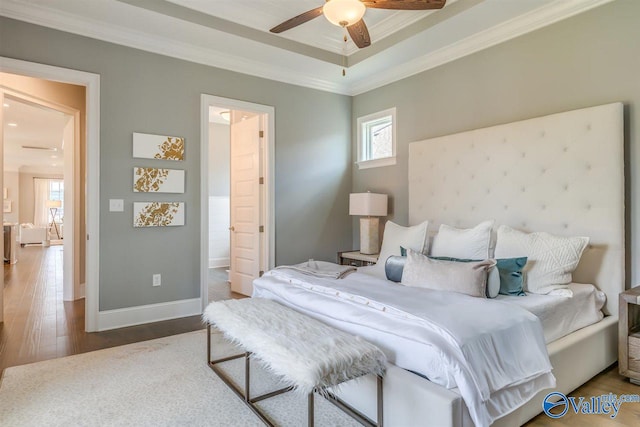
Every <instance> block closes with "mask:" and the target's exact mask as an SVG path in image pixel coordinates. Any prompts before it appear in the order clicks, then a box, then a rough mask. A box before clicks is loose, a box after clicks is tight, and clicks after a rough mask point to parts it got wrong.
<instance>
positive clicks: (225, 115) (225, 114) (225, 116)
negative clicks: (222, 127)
mask: <svg viewBox="0 0 640 427" xmlns="http://www.w3.org/2000/svg"><path fill="white" fill-rule="evenodd" d="M220 117H222V119H223V120H225V121H227V122H228V121H230V120H231V111H221V112H220Z"/></svg>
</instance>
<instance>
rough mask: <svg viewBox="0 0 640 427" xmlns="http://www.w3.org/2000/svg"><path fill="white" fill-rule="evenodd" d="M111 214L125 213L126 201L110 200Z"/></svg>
mask: <svg viewBox="0 0 640 427" xmlns="http://www.w3.org/2000/svg"><path fill="white" fill-rule="evenodd" d="M109 212H124V200H122V199H109Z"/></svg>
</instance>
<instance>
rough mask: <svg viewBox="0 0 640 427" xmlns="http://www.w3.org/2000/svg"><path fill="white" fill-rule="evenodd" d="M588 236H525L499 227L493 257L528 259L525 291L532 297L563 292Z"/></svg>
mask: <svg viewBox="0 0 640 427" xmlns="http://www.w3.org/2000/svg"><path fill="white" fill-rule="evenodd" d="M587 244H589V238H588V237H560V236H554V235H552V234H549V233H545V232H537V233H524V232H522V231H518V230H515V229H513V228H511V227H508V226H506V225H501V226H500V227H499V228H498V240H497V242H496V253H495V256H496V258H514V257H525V256H526V257H527V258H528V262H527V265H526V266H525V267H524V269H523V273H524V290H525V291H529V292H532V293H535V294H550V293H554V294H558V293H563V292H566V291H565V290H566V289H567V288H568V287H567V285H568V284H569V283H571V274H572V273H573V271H574V270H575V269H576V267H578V263H579V262H580V257H581V256H582V252H583V251H584V249H585V248H586V247H587Z"/></svg>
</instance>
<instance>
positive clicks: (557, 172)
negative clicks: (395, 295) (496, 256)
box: [254, 103, 625, 426]
mask: <svg viewBox="0 0 640 427" xmlns="http://www.w3.org/2000/svg"><path fill="white" fill-rule="evenodd" d="M622 117H623V106H622V104H620V103H616V104H609V105H603V106H599V107H592V108H586V109H582V110H576V111H570V112H565V113H560V114H554V115H550V116H545V117H540V118H536V119H531V120H526V121H521V122H516V123H511V124H506V125H500V126H494V127H490V128H485V129H479V130H474V131H470V132H464V133H460V134H455V135H450V136H444V137H439V138H434V139H430V140H426V141H419V142H415V143H411V144H410V145H409V168H408V172H409V174H408V183H409V224H420V223H422V222H423V221H426V220H428V221H429V228H430V229H431V230H436V229H437V228H438V227H439V226H440V224H448V225H452V226H456V227H461V228H467V227H471V226H474V225H475V224H477V223H479V222H481V221H484V220H486V219H488V218H490V219H493V220H495V224H496V225H498V224H501V225H507V226H511V227H513V228H516V229H520V230H524V231H528V232H533V231H544V232H548V233H553V234H554V235H559V236H588V237H589V238H590V241H589V244H588V246H587V247H586V249H585V250H584V252H583V253H582V257H581V261H580V264H579V265H578V266H577V268H576V269H575V271H574V273H573V281H574V282H577V283H578V284H576V285H571V286H573V288H572V290H573V294H574V298H576V299H575V300H574V303H575V302H577V305H576V304H574V306H573V307H574V308H573V313H579V312H580V310H579V304H581V303H580V301H582V304H586V303H587V302H588V303H589V304H591V305H592V307H594V308H593V310H591V312H590V313H589V314H588V315H587V316H586V317H585V316H583V317H580V316H577V315H576V316H572V317H571V319H570V320H569V321H567V322H564V320H563V319H558V318H556V317H554V313H555V312H557V311H558V310H557V307H563V306H562V305H561V304H563V302H562V297H556V298H555V299H554V298H549V296H548V295H544V296H541V297H538V296H527V297H524V298H523V299H521V300H520V301H521V302H522V305H523V308H524V309H525V310H529V311H530V312H532V313H534V314H535V315H536V316H539V317H540V318H541V320H542V321H541V323H546V326H545V327H544V334H545V336H544V338H545V340H546V341H547V344H546V347H547V350H548V355H549V359H550V362H551V365H552V366H553V375H554V376H555V379H556V386H555V387H554V388H553V390H556V391H560V392H563V393H568V392H570V391H572V390H574V389H575V388H576V387H578V386H579V385H581V384H583V383H584V382H586V381H587V380H589V379H590V378H591V377H593V376H594V375H596V374H597V373H598V372H600V371H601V370H603V369H605V368H606V367H608V366H609V365H610V364H612V363H613V362H615V360H616V359H617V343H616V332H617V320H618V317H617V315H618V312H617V304H616V302H617V296H618V294H619V293H620V292H621V291H623V290H624V289H625V283H624V277H625V275H624V259H625V257H624V199H623V196H624V189H623V183H624V178H623V176H624V175H623V125H622V123H623V122H622V120H623V119H622ZM378 271H380V270H379V269H378ZM359 274H360V276H356V275H354V278H353V279H354V280H356V281H357V280H365V279H364V278H362V276H363V275H364V274H363V273H359ZM260 280H263V281H268V280H271V279H269V276H267V278H265V279H259V280H258V281H257V282H256V284H255V285H254V289H257V291H256V290H254V292H255V293H256V296H266V297H270V298H273V299H276V300H280V301H281V302H283V303H285V304H286V303H289V305H291V301H290V298H289V296H287V295H276V293H274V292H271V291H272V290H273V289H274V288H269V287H268V286H262V283H263V282H261V281H260ZM371 280H372V281H373V280H374V278H372V279H371ZM380 280H381V279H380ZM316 284H317V283H316ZM579 284H593V285H595V286H596V287H597V290H596V289H594V288H593V287H588V286H585V285H579ZM317 285H318V284H317ZM342 291H343V292H347V290H345V289H342ZM544 297H548V298H547V299H544ZM516 298H517V297H516ZM526 298H530V299H526ZM541 298H542V300H541ZM507 299H508V298H507ZM525 299H526V300H525ZM536 300H540V301H536ZM558 304H560V305H558ZM527 306H528V307H527ZM600 306H601V307H602V311H601V312H600V310H599V309H598V307H600ZM320 307H321V304H317V305H316V306H315V307H313V309H312V310H311V309H310V307H307V308H306V310H307V312H308V314H311V315H313V316H315V317H318V318H321V319H322V318H324V319H323V320H325V321H327V322H329V323H333V325H334V326H336V324H339V323H340V322H341V321H343V320H341V319H335V316H334V314H335V310H333V311H332V310H327V311H326V312H323V309H322V308H320ZM545 307H546V308H545ZM294 308H297V309H301V308H300V307H295V306H294ZM302 310H303V311H305V308H304V307H303V308H302ZM536 310H538V311H537V312H536ZM347 323H348V322H345V324H344V328H345V329H349V325H348V324H347ZM563 323H567V324H565V325H563ZM587 324H588V326H585V325H587ZM374 341H375V339H374ZM397 359H398V360H401V359H402V357H400V356H398V357H397ZM392 360H393V359H392ZM398 363H400V365H405V366H406V365H407V364H406V363H405V362H398ZM548 391H549V390H546V391H540V392H539V393H538V394H537V395H536V396H535V397H533V398H531V399H530V400H529V401H528V403H526V404H524V405H523V406H520V407H519V408H518V409H517V410H514V411H513V412H511V413H509V414H507V415H505V416H503V417H501V418H499V419H497V420H496V421H495V422H494V424H493V425H505V426H511V425H520V424H523V423H524V422H526V421H527V420H529V419H530V418H532V417H533V416H535V415H536V414H538V413H539V412H541V401H542V398H543V397H544V396H545V395H546V393H547V392H548ZM373 393H375V382H374V381H369V380H366V379H365V380H364V381H360V382H359V383H357V384H350V385H348V386H346V387H343V388H342V389H341V390H339V394H340V396H341V397H342V398H343V399H345V400H347V401H348V402H349V403H351V404H352V405H354V406H355V407H356V408H358V409H360V410H361V411H362V412H364V413H365V414H366V415H368V416H370V417H372V418H375V412H374V411H375V408H373V407H372V406H370V402H373V401H375V399H373V398H372V397H373ZM461 394H464V393H461V391H460V389H458V388H447V387H444V386H442V385H439V384H436V383H434V382H432V381H428V380H427V379H425V378H424V377H423V376H421V375H417V374H415V373H412V372H409V371H408V370H406V369H401V368H399V367H397V366H395V365H393V364H392V365H390V366H389V370H388V373H387V377H386V379H385V423H387V424H388V425H400V426H403V425H434V426H471V425H473V422H472V416H471V415H470V412H469V408H468V407H467V404H466V403H465V401H464V400H463V399H462V396H461ZM467 402H468V401H467ZM474 419H477V418H474Z"/></svg>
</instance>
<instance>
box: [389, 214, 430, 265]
mask: <svg viewBox="0 0 640 427" xmlns="http://www.w3.org/2000/svg"><path fill="white" fill-rule="evenodd" d="M428 225H429V221H425V222H423V223H421V224H418V225H414V226H412V227H403V226H402V225H398V224H396V223H395V222H392V221H387V223H386V225H385V226H384V234H383V236H382V248H381V249H380V256H379V257H378V262H377V264H376V266H380V267H378V268H379V270H380V271H384V266H385V263H386V262H387V258H389V257H390V256H392V255H400V246H402V247H404V248H407V249H412V250H414V251H416V252H424V251H425V250H426V247H425V246H426V241H427V226H428Z"/></svg>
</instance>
